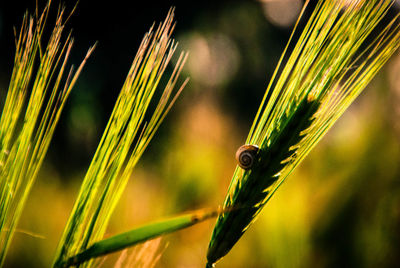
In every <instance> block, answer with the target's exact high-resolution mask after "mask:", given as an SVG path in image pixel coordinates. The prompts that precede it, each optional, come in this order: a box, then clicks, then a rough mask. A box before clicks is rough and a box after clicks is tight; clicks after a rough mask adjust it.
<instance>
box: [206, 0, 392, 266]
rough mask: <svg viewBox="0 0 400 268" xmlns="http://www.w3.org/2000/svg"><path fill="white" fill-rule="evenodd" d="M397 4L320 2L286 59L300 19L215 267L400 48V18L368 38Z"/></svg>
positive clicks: (212, 258) (212, 255)
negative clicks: (369, 39)
mask: <svg viewBox="0 0 400 268" xmlns="http://www.w3.org/2000/svg"><path fill="white" fill-rule="evenodd" d="M308 3H309V1H307V2H306V4H305V6H304V8H303V11H302V13H301V15H300V18H301V16H302V15H303V14H304V11H305V10H306V8H307V5H308ZM391 5H392V1H390V0H370V1H367V0H357V1H345V0H326V1H318V3H317V4H316V7H315V9H314V11H313V13H312V14H311V17H310V18H309V20H308V22H307V24H306V26H305V28H304V29H303V31H302V32H301V34H300V37H299V39H298V41H297V43H296V44H295V45H294V48H293V51H292V52H291V54H290V55H287V51H288V50H289V49H288V48H289V47H291V46H293V44H294V38H293V36H294V35H295V33H297V31H298V30H297V28H298V26H297V25H298V23H299V21H298V22H297V24H296V27H295V29H294V31H293V33H292V36H291V38H290V40H289V43H288V45H287V47H286V48H285V50H284V53H283V54H282V57H281V59H280V61H279V64H278V66H277V68H276V70H275V73H274V75H273V77H272V79H271V81H270V83H269V86H268V88H267V90H266V93H265V95H264V98H263V101H262V103H261V105H260V108H259V110H258V113H257V115H256V118H255V120H254V122H253V125H252V128H251V130H250V133H249V135H248V138H247V140H246V144H253V145H257V146H258V147H259V148H260V149H259V152H258V153H257V155H256V156H255V157H256V161H255V164H254V166H253V167H252V168H251V169H250V170H243V169H241V168H240V167H239V166H238V167H237V168H236V170H235V172H234V175H233V178H232V181H231V184H230V186H229V190H228V194H227V196H226V199H225V203H224V208H225V209H226V208H232V210H231V211H228V212H226V213H224V214H222V215H221V216H220V217H219V218H218V220H217V223H216V225H215V228H214V231H213V234H212V238H211V241H210V245H209V249H208V253H207V260H208V263H207V266H208V267H212V266H213V265H214V264H215V263H216V262H217V261H218V260H219V259H220V258H222V257H223V256H225V255H226V254H227V253H228V252H229V251H230V249H231V248H232V247H233V246H234V244H235V243H236V242H237V241H238V240H239V239H240V237H241V236H242V235H243V233H244V232H245V231H246V230H247V228H248V227H249V226H250V224H251V223H252V222H253V221H254V220H255V219H256V217H257V215H258V214H259V213H260V211H261V209H262V208H263V206H264V205H265V203H266V202H267V201H268V200H269V199H270V198H271V196H272V195H273V194H274V192H275V191H276V190H277V189H278V187H279V186H280V185H281V183H282V182H283V181H284V179H285V178H286V177H287V176H288V175H289V174H290V173H291V172H292V171H293V169H294V168H295V167H296V166H297V165H298V164H299V163H300V162H301V161H302V160H303V159H304V157H305V156H306V155H307V154H308V153H309V152H310V150H311V149H312V148H313V147H314V146H315V145H316V144H317V143H318V141H319V140H320V139H321V138H322V137H323V136H324V134H325V133H326V132H327V131H328V129H329V128H330V127H331V126H332V125H333V124H334V123H335V121H336V120H337V119H338V118H339V117H340V116H341V115H342V114H343V112H344V111H345V110H346V109H347V107H348V106H349V105H350V104H351V103H352V102H353V100H354V99H355V98H356V97H357V96H358V95H359V94H360V93H361V91H362V90H363V89H364V88H365V87H366V85H367V84H368V83H369V82H370V81H371V79H372V78H373V77H374V76H375V74H376V73H377V72H378V71H379V69H380V68H381V67H382V66H383V64H384V63H385V62H386V61H387V60H388V59H389V58H390V56H391V55H392V54H393V53H394V52H395V51H396V49H397V48H398V47H399V45H400V31H399V27H400V24H399V22H398V17H399V15H396V16H395V18H393V19H392V20H391V21H390V22H389V23H387V24H386V25H385V26H384V28H383V30H382V31H381V32H380V33H379V34H378V35H377V36H375V37H374V38H373V39H372V41H370V43H368V42H367V40H366V39H367V38H368V37H371V33H372V31H373V30H374V29H375V28H376V26H377V25H378V23H380V22H381V21H382V20H383V18H386V15H387V13H388V10H389V9H390V7H391ZM300 18H299V20H300ZM365 47H366V48H365ZM363 48H364V49H363ZM286 58H287V62H286V64H285V65H284V66H282V65H283V64H282V63H283V60H284V59H286Z"/></svg>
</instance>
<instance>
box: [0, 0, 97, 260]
mask: <svg viewBox="0 0 400 268" xmlns="http://www.w3.org/2000/svg"><path fill="white" fill-rule="evenodd" d="M50 2H51V1H49V2H48V3H47V5H46V7H45V9H44V11H43V13H42V14H41V15H40V16H39V15H38V11H37V10H36V16H35V17H34V18H33V17H30V16H29V15H28V13H26V14H25V15H24V18H23V22H22V27H21V29H20V32H19V34H18V35H17V33H16V30H15V39H16V40H15V44H16V52H15V58H14V67H13V71H12V76H11V80H10V84H9V88H8V92H7V97H6V101H5V105H4V107H3V112H2V114H1V119H0V146H1V148H0V198H1V200H0V266H1V264H2V263H3V262H4V258H5V255H6V252H7V249H8V247H9V245H10V242H11V239H12V236H13V234H14V231H15V228H16V225H17V223H18V220H19V218H20V216H21V213H22V210H23V208H24V204H25V202H26V200H27V197H28V195H29V192H30V190H31V188H32V185H33V183H34V182H35V179H36V176H37V174H38V171H39V169H40V167H41V164H42V162H43V159H44V157H45V155H46V152H47V149H48V147H49V144H50V141H51V138H52V136H53V133H54V130H55V127H56V125H57V122H58V120H59V118H60V115H61V111H62V109H63V107H64V105H65V103H66V100H67V97H68V96H69V94H70V92H71V90H72V88H73V86H74V85H75V82H76V80H77V78H78V76H79V74H80V72H81V70H82V68H83V66H84V64H85V62H86V60H87V58H88V57H89V55H90V54H91V53H92V50H93V48H91V49H89V51H88V53H87V55H86V57H85V59H84V60H83V62H82V63H81V65H80V66H79V68H78V69H77V70H76V71H75V72H74V71H73V68H72V67H71V69H70V71H69V73H68V77H67V78H66V80H65V81H64V80H63V78H64V79H65V77H64V73H65V71H66V68H67V60H68V58H69V55H70V52H71V48H72V44H73V40H72V38H71V35H68V37H67V38H66V40H65V41H62V40H61V38H62V33H63V30H64V27H65V20H64V19H63V15H64V13H65V11H64V9H63V8H61V9H59V12H58V15H57V18H56V23H55V26H54V28H53V31H52V32H51V35H50V38H49V40H48V43H47V45H46V46H45V47H44V49H43V47H42V45H43V44H42V42H43V40H42V34H43V31H44V28H45V25H46V19H47V16H48V12H49V8H50ZM63 81H64V82H63Z"/></svg>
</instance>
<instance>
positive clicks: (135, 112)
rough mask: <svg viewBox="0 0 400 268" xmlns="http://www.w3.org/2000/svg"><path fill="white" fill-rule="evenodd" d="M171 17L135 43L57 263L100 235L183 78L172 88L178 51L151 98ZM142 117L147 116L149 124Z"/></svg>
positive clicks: (170, 45) (170, 44)
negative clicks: (136, 47)
mask: <svg viewBox="0 0 400 268" xmlns="http://www.w3.org/2000/svg"><path fill="white" fill-rule="evenodd" d="M173 16H174V12H173V9H171V10H170V12H169V13H168V15H167V18H166V19H165V21H164V22H163V23H162V24H160V25H159V27H158V28H157V29H156V30H155V31H154V30H153V27H152V28H151V29H150V31H149V32H148V33H147V34H146V35H145V37H144V39H143V41H142V43H141V45H140V47H139V50H138V53H137V54H136V57H135V59H134V60H133V63H132V66H131V69H130V70H129V73H128V75H127V77H126V80H125V83H124V85H123V87H122V89H121V92H120V95H119V97H118V99H117V102H116V104H115V106H114V110H113V112H112V115H111V117H110V119H109V121H108V125H107V127H106V129H105V131H104V134H103V137H102V139H101V141H100V144H99V145H98V148H97V151H96V153H95V155H94V157H93V160H92V162H91V164H90V166H89V169H88V171H87V173H86V176H85V178H84V181H83V183H82V186H81V189H80V193H79V196H78V198H77V200H76V202H75V206H74V208H73V211H72V213H71V216H70V218H69V220H68V223H67V226H66V228H65V230H64V234H63V236H62V239H61V241H60V244H59V248H58V250H57V254H56V258H55V261H54V265H55V266H60V265H61V264H62V263H63V262H64V261H65V260H66V259H67V258H69V257H72V256H74V255H76V254H78V253H79V252H81V251H83V250H85V249H86V248H88V247H89V246H90V245H92V244H93V243H94V242H96V241H99V240H101V239H102V238H103V235H104V233H105V231H106V227H107V224H108V221H109V219H110V216H111V214H112V212H113V210H114V208H115V206H116V204H117V202H118V200H119V199H120V197H121V194H122V192H123V190H124V189H125V186H126V184H127V182H128V179H129V178H130V176H131V174H132V170H133V168H134V166H135V165H136V163H137V161H138V160H139V158H140V157H141V155H142V154H143V152H144V150H145V148H146V147H147V145H148V144H149V142H150V140H151V139H152V137H153V136H154V133H155V132H156V130H157V128H158V127H159V125H160V123H161V122H162V120H163V119H164V117H165V116H166V114H167V112H168V111H169V109H170V108H171V106H172V104H173V103H174V102H175V100H176V98H177V96H178V95H179V93H180V92H181V91H182V89H183V87H184V86H185V84H186V82H187V80H186V81H185V82H184V83H183V84H182V86H181V87H180V88H179V89H178V90H177V91H175V90H174V89H175V84H176V83H177V80H178V76H179V74H180V72H181V70H182V67H183V64H184V62H185V60H186V56H187V55H186V54H185V53H181V55H180V57H179V59H178V61H177V64H176V66H175V68H174V70H173V72H172V74H170V77H169V80H168V82H167V84H166V86H165V88H164V89H163V91H162V92H161V96H160V97H155V96H157V94H159V93H158V91H159V90H160V86H159V83H160V80H161V78H162V76H163V74H164V72H165V71H166V68H167V66H168V63H169V62H170V60H171V57H172V55H173V54H174V52H175V50H176V47H177V44H176V43H174V41H173V40H172V39H171V34H172V31H173V29H174V23H173ZM155 98H158V100H157V101H158V103H157V105H156V107H155V108H152V106H151V105H150V104H151V103H152V104H153V102H154V99H155ZM145 117H150V119H149V121H148V122H145V121H144V120H145ZM91 263H92V262H91V261H88V262H85V263H84V264H82V265H83V266H90V265H91Z"/></svg>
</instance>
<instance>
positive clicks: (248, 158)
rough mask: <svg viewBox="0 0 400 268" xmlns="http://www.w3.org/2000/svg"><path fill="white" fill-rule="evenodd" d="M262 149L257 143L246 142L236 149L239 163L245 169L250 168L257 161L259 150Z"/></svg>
mask: <svg viewBox="0 0 400 268" xmlns="http://www.w3.org/2000/svg"><path fill="white" fill-rule="evenodd" d="M259 150H260V148H258V146H257V145H252V144H245V145H242V146H240V147H239V149H238V150H237V151H236V160H237V162H238V165H239V166H240V167H241V168H243V169H244V170H248V169H250V168H251V167H252V166H253V165H254V162H255V161H256V155H257V152H258V151H259Z"/></svg>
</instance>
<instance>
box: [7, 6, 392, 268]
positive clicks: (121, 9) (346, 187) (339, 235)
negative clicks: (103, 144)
mask: <svg viewBox="0 0 400 268" xmlns="http://www.w3.org/2000/svg"><path fill="white" fill-rule="evenodd" d="M53 2H54V3H53V6H52V13H53V14H55V13H56V11H57V6H58V4H59V3H58V2H57V1H53ZM38 3H39V7H40V8H43V6H44V4H45V1H43V0H39V1H38ZM65 4H66V6H67V9H68V10H72V8H73V6H74V5H75V1H71V0H68V1H65ZM35 5H36V1H35V0H30V1H27V0H20V1H1V2H0V97H1V98H0V99H1V102H0V103H1V105H3V103H4V99H5V95H6V90H7V87H8V82H9V78H10V76H11V70H12V64H13V56H14V37H13V26H15V27H16V28H17V29H19V26H20V24H21V21H22V16H23V13H24V12H25V11H26V10H27V9H28V10H29V11H30V12H31V13H33V12H34V9H35ZM302 5H303V1H301V0H280V1H279V0H259V1H256V0H247V1H245V0H242V1H239V0H220V1H181V0H179V1H178V0H177V1H140V3H136V2H135V1H120V0H114V1H112V2H102V3H101V1H88V0H81V1H80V3H79V5H78V7H77V9H76V11H75V13H74V15H73V16H72V17H71V19H70V21H69V23H68V27H70V28H72V29H73V36H74V37H75V45H74V49H73V54H72V59H71V60H70V62H72V63H75V64H76V65H77V64H79V63H80V61H81V60H82V59H83V57H84V55H85V53H86V51H87V49H88V48H89V46H91V45H93V44H94V43H95V42H96V41H97V42H98V46H97V48H96V50H95V52H94V54H93V55H92V56H91V58H90V60H89V61H88V63H87V65H86V67H85V69H84V71H83V73H82V74H81V76H80V78H79V80H78V83H77V85H76V87H75V88H74V90H73V92H72V95H71V96H70V98H69V100H68V103H67V106H66V108H65V109H64V111H63V115H62V118H61V121H60V123H59V125H58V126H57V131H56V133H55V136H54V139H53V141H52V144H51V146H50V149H49V152H48V154H47V157H46V159H45V162H44V164H43V167H42V169H41V172H40V174H39V176H38V178H37V181H36V184H35V186H34V188H33V190H32V192H31V195H30V198H29V200H28V202H27V205H26V207H25V211H24V213H23V217H22V219H21V221H20V223H19V227H18V228H19V229H21V230H27V231H30V232H32V233H34V234H37V235H40V236H42V237H34V236H30V235H26V234H24V233H22V232H19V233H16V234H15V236H14V240H13V242H12V245H11V249H10V251H9V254H8V256H7V258H6V264H5V266H6V267H48V266H49V265H50V263H51V261H52V258H53V256H54V252H55V248H56V246H57V243H58V240H59V239H60V236H61V234H62V230H63V228H64V225H65V223H66V221H67V218H68V215H69V213H70V211H71V209H72V206H73V204H74V200H75V198H76V196H77V193H78V190H79V186H80V183H81V182H82V180H83V177H84V174H85V172H86V169H87V167H88V166H89V164H90V160H91V157H92V156H93V154H94V152H95V150H96V147H97V144H98V142H99V140H100V138H101V135H102V132H103V130H104V128H105V125H106V123H107V121H108V117H109V115H110V114H111V111H112V108H113V105H114V102H115V100H116V98H117V96H118V93H119V90H120V88H121V86H122V84H123V81H124V79H125V75H126V74H127V72H128V69H129V67H130V64H131V61H132V60H133V57H134V55H135V54H136V50H137V48H138V46H139V43H140V41H141V39H142V37H143V35H144V33H145V32H146V31H148V29H149V28H150V26H151V25H152V24H153V22H154V21H156V22H160V21H163V20H164V18H165V16H166V14H167V12H168V10H169V8H170V7H171V6H175V7H176V11H175V13H176V20H177V26H176V31H175V33H174V36H175V39H176V40H177V41H178V42H179V44H180V45H179V49H180V50H185V51H189V53H190V56H189V59H188V62H187V63H186V66H185V69H184V72H183V75H182V77H183V78H185V77H188V76H190V82H189V84H188V86H187V87H186V88H185V90H184V92H183V93H182V95H181V96H180V98H179V100H178V101H177V103H176V105H175V106H174V107H173V109H172V111H171V112H170V114H169V115H168V116H167V118H166V120H165V121H164V123H163V124H162V126H161V128H160V129H159V131H158V133H157V134H156V136H155V137H154V139H153V141H152V142H151V144H150V146H149V147H148V149H147V151H146V152H145V154H144V155H143V158H142V159H141V161H140V162H139V163H138V165H137V167H136V170H135V172H134V174H133V176H132V179H131V180H130V183H129V185H128V187H127V189H126V191H125V194H124V196H123V198H122V199H121V201H120V203H119V206H118V207H117V209H116V211H115V213H114V215H113V217H112V222H111V224H110V226H109V230H108V234H109V235H112V234H116V233H119V232H122V231H125V230H128V229H131V228H132V227H134V226H136V225H139V224H143V223H146V222H148V221H151V220H156V219H159V218H161V217H166V216H170V215H175V214H179V213H182V212H185V211H189V210H194V209H199V208H215V207H217V206H218V205H221V204H222V203H223V200H224V197H225V194H226V191H227V188H228V185H229V182H230V180H231V176H232V173H233V170H234V167H235V165H236V163H235V159H234V155H235V151H236V149H237V148H238V147H239V146H240V145H241V144H243V143H244V141H245V140H246V137H247V133H248V131H249V129H250V126H251V123H252V120H253V118H254V116H255V114H256V111H257V109H258V106H259V104H260V102H261V98H262V96H263V95H264V92H265V88H266V86H267V83H268V81H269V79H270V77H271V75H272V72H273V70H274V68H275V65H276V64H277V62H278V59H279V57H280V54H281V52H282V51H283V49H284V46H285V44H286V42H287V40H288V38H289V35H290V32H291V29H292V28H293V25H294V23H295V20H296V18H297V16H298V14H299V12H300V10H301V7H302ZM395 8H397V9H398V6H395ZM310 10H311V9H310ZM52 22H53V20H51V18H50V20H49V24H48V26H51V25H52ZM399 119H400V53H398V54H397V55H395V57H393V58H392V59H391V61H390V62H389V63H388V64H386V66H385V67H384V68H383V70H382V71H381V72H380V73H379V74H378V75H377V77H376V78H375V79H374V80H373V81H372V83H371V84H370V85H369V86H368V88H367V89H366V90H365V91H364V93H363V94H362V95H361V96H360V97H359V98H358V99H357V100H356V102H355V103H354V104H353V105H352V106H351V107H350V109H349V110H348V111H347V112H346V113H345V114H344V115H343V117H342V118H341V119H340V120H339V121H338V122H337V124H336V125H335V126H334V127H333V128H332V129H331V130H330V131H329V132H328V134H327V135H326V136H325V137H324V138H323V140H322V141H321V142H320V143H319V144H318V145H317V146H316V148H315V149H314V150H313V151H312V152H311V153H310V155H309V156H308V157H307V158H306V159H305V160H304V162H303V163H302V164H301V165H300V166H299V167H298V168H297V170H296V171H295V172H294V173H293V174H292V175H291V176H290V178H289V179H288V180H287V181H286V182H285V183H284V184H283V186H281V188H280V189H279V190H278V191H277V193H276V194H275V196H274V197H273V198H272V200H271V201H270V202H269V203H268V204H267V206H266V207H265V208H264V210H263V211H262V213H261V215H260V217H259V219H258V220H257V221H256V223H255V224H253V225H252V227H251V228H250V229H249V230H248V231H247V232H246V233H245V235H244V236H243V238H242V239H241V240H240V241H239V242H238V243H237V245H236V246H235V247H234V249H233V250H232V251H231V252H230V253H229V254H228V255H227V256H226V257H225V258H224V259H223V260H222V261H221V262H220V263H219V265H218V267H221V268H223V267H378V266H379V267H396V266H398V265H399V263H400V254H399V252H400V168H399V162H400V147H399V141H400V120H399ZM213 225H214V220H209V221H207V222H205V223H202V224H199V225H197V226H194V227H191V228H190V229H187V230H183V231H180V232H177V233H174V234H170V235H167V236H165V237H164V238H163V239H161V240H156V241H153V242H152V243H147V244H146V245H145V247H139V248H135V249H132V250H129V251H128V252H124V253H123V254H122V255H121V253H118V254H113V255H111V256H109V257H107V259H106V260H104V259H103V260H100V262H101V263H102V265H103V267H110V266H111V267H112V266H114V265H115V264H117V266H118V265H121V267H124V264H123V262H122V261H121V258H122V260H123V256H125V255H126V254H127V255H132V256H138V255H140V254H139V253H140V252H142V253H143V250H145V251H144V252H146V254H147V256H148V257H149V256H150V255H151V254H154V256H156V257H157V256H158V257H159V261H158V263H157V266H156V267H204V265H205V256H206V251H207V246H208V241H209V239H210V236H211V232H212V228H213ZM124 254H125V255H124ZM146 254H145V255H146ZM121 256H122V257H121ZM137 265H138V266H139V264H138V263H137ZM143 267H146V264H144V266H143Z"/></svg>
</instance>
